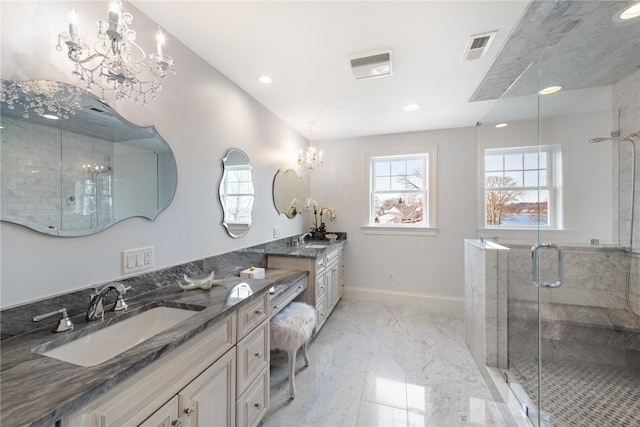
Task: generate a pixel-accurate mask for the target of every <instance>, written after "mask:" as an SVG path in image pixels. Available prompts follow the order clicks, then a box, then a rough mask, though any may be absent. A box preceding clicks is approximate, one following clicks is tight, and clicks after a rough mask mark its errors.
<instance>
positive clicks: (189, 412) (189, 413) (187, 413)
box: [184, 408, 195, 417]
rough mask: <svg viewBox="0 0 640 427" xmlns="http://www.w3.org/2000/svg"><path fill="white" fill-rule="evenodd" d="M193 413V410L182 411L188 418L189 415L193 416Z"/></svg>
mask: <svg viewBox="0 0 640 427" xmlns="http://www.w3.org/2000/svg"><path fill="white" fill-rule="evenodd" d="M194 412H195V411H194V410H193V408H187V409H185V410H184V413H185V414H186V415H187V417H190V416H191V415H193V413H194Z"/></svg>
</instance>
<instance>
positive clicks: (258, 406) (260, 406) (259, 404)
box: [253, 403, 264, 409]
mask: <svg viewBox="0 0 640 427" xmlns="http://www.w3.org/2000/svg"><path fill="white" fill-rule="evenodd" d="M253 406H255V407H256V408H258V409H262V408H264V405H263V404H262V403H256V404H255V405H253Z"/></svg>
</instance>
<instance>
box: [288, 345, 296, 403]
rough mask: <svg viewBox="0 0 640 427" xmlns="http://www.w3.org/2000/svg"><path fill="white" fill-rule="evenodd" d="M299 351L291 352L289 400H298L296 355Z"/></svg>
mask: <svg viewBox="0 0 640 427" xmlns="http://www.w3.org/2000/svg"><path fill="white" fill-rule="evenodd" d="M297 352H298V350H289V351H288V353H289V398H291V399H295V398H296V384H295V374H296V353H297Z"/></svg>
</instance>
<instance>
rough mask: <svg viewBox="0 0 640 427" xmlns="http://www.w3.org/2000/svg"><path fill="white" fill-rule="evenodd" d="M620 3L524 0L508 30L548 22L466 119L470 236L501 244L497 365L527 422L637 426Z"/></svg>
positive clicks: (634, 282) (632, 233) (632, 230)
mask: <svg viewBox="0 0 640 427" xmlns="http://www.w3.org/2000/svg"><path fill="white" fill-rule="evenodd" d="M545 3H546V5H545ZM628 3H629V2H579V1H573V2H532V4H531V6H530V7H529V10H528V11H527V12H525V16H524V17H523V19H522V20H521V24H520V25H521V27H520V29H521V31H520V34H526V32H527V26H530V25H540V26H542V27H543V26H544V25H550V26H549V27H548V31H546V34H547V38H546V40H545V39H544V37H542V38H541V39H542V40H537V42H539V49H538V50H537V51H536V52H535V57H534V58H532V61H531V62H530V63H529V64H527V65H526V66H525V67H524V68H525V69H524V71H522V72H521V73H520V74H519V75H518V77H517V79H516V80H515V81H514V82H513V83H512V84H510V86H508V90H506V91H504V93H503V94H502V95H501V96H500V98H499V100H498V101H497V102H496V103H495V105H494V107H493V108H492V110H491V111H490V112H489V113H488V114H487V115H486V116H485V117H484V118H483V120H482V121H481V122H480V123H479V124H478V127H477V148H478V168H479V175H481V176H482V179H479V186H478V213H479V214H478V233H477V235H478V237H482V238H484V239H489V240H494V241H496V242H497V243H499V244H500V245H502V246H504V247H506V248H508V255H507V261H508V263H507V264H508V266H507V269H506V283H507V289H506V298H504V299H503V300H502V301H499V302H498V304H502V305H503V307H501V309H499V310H498V328H499V329H500V330H503V331H506V332H505V335H506V343H504V345H502V346H501V347H500V348H499V349H498V351H499V352H501V356H502V357H499V358H498V359H499V360H501V362H499V364H500V365H501V366H499V368H500V369H501V371H502V372H503V375H504V378H505V381H507V382H508V384H509V387H510V388H511V390H512V392H513V394H515V396H516V397H517V399H518V400H519V402H520V404H521V407H522V409H523V411H525V413H526V414H527V416H528V418H529V420H530V422H531V423H532V424H533V425H534V426H570V425H580V426H583V425H584V426H591V425H594V426H596V425H597V426H606V425H610V426H613V425H615V426H637V425H640V316H639V315H638V313H640V230H639V228H640V207H639V202H638V200H637V199H639V198H640V195H638V190H637V189H636V188H638V189H640V184H638V182H640V178H639V177H638V173H637V171H636V169H637V168H636V167H635V163H636V162H637V161H638V160H640V153H639V152H637V151H636V145H637V144H640V136H639V135H638V134H639V133H640V18H637V19H635V20H630V21H628V22H626V21H621V20H620V19H619V18H616V16H617V13H618V12H619V11H620V10H622V9H623V8H624V6H625V5H627V4H628ZM545 7H547V8H548V10H544V8H545ZM532 17H538V18H540V17H544V19H539V20H538V21H535V20H533V19H531V18H532ZM532 22H533V24H532ZM540 31H541V29H540V28H538V32H540ZM542 31H543V32H544V30H542ZM510 47H513V46H509V45H506V46H505V47H503V50H502V53H501V55H502V54H504V53H505V51H506V52H508V51H509V48H510ZM531 49H532V50H536V49H537V46H535V45H533V46H532V47H531ZM500 59H501V58H498V60H496V61H495V62H494V65H496V64H497V65H498V66H499V65H500ZM638 148H639V149H640V147H638ZM504 305H506V309H505V307H504ZM500 313H506V314H504V315H503V314H500Z"/></svg>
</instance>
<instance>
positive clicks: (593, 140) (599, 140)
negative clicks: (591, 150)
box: [589, 138, 618, 144]
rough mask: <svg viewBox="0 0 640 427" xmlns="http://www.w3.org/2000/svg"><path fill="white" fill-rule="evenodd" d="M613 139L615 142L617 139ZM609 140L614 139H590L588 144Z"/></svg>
mask: <svg viewBox="0 0 640 427" xmlns="http://www.w3.org/2000/svg"><path fill="white" fill-rule="evenodd" d="M615 139H616V140H617V139H618V138H615ZM609 140H614V138H592V139H590V140H589V144H598V143H600V142H605V141H609Z"/></svg>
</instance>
